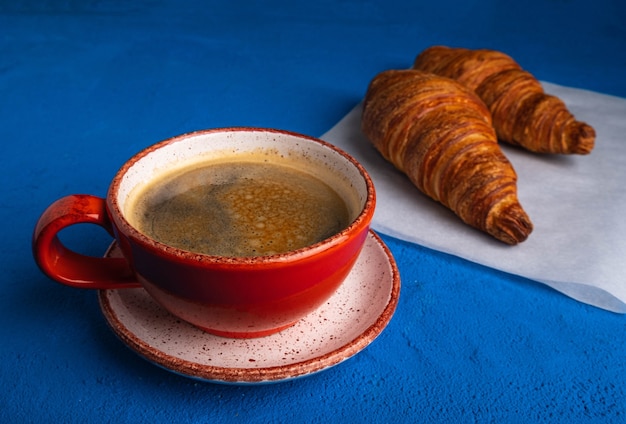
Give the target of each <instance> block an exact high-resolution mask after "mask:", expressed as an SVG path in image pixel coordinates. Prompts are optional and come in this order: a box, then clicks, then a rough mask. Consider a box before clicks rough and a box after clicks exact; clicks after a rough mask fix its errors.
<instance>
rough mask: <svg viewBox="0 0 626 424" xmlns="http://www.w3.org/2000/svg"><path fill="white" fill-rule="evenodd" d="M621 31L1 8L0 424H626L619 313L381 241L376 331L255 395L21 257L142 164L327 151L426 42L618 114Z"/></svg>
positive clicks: (610, 9)
mask: <svg viewBox="0 0 626 424" xmlns="http://www.w3.org/2000/svg"><path fill="white" fill-rule="evenodd" d="M625 19H626V7H625V6H624V3H621V2H617V1H610V0H605V1H603V0H598V1H594V2H584V1H581V0H572V1H568V2H556V1H553V2H540V1H530V2H501V1H500V2H499V1H493V0H491V1H484V2H475V1H458V2H454V1H436V2H414V1H398V0H387V1H379V2H376V1H354V0H353V1H349V0H348V1H328V0H321V1H311V2H300V3H298V2H286V1H277V0H274V1H268V2H265V4H264V5H259V2H252V1H241V2H226V1H222V2H218V1H213V2H204V1H183V2H176V1H165V0H161V1H134V2H95V1H84V2H83V1H76V2H37V1H24V2H3V3H2V5H0V98H1V99H2V100H1V101H0V119H1V121H0V122H1V124H0V140H2V142H1V144H0V146H1V147H0V149H1V150H0V151H1V157H2V163H3V165H4V168H3V171H4V178H3V181H4V183H3V184H2V186H1V188H0V190H2V198H3V206H2V208H1V209H0V214H2V215H1V221H2V225H3V227H2V228H3V234H4V236H3V239H4V247H3V248H2V254H1V255H0V261H1V263H0V264H1V265H0V267H1V269H2V273H1V274H0V279H1V280H0V320H1V321H0V323H1V325H0V338H1V340H2V342H1V343H0V381H1V382H2V388H1V389H0V422H3V423H13V422H15V423H24V422H35V423H48V422H56V423H70V422H77V423H88V422H98V423H99V422H154V423H156V422H164V423H173V422H259V423H261V422H263V423H266V422H321V423H327V422H335V421H337V422H357V421H358V422H372V423H374V422H416V421H424V422H428V421H430V422H451V423H452V422H454V423H462V422H474V421H478V422H491V421H495V422H532V423H535V422H567V423H571V422H625V421H626V337H625V334H626V332H625V330H626V317H624V316H623V315H618V314H614V313H611V312H606V311H604V310H600V309H597V308H594V307H591V306H587V305H584V304H581V303H578V302H576V301H574V300H571V299H569V298H567V297H565V296H563V295H561V294H559V293H556V292H555V291H553V290H551V289H548V288H546V287H545V286H543V285H540V284H537V283H535V282H532V281H529V280H526V279H524V278H520V277H515V276H511V275H506V274H504V273H501V272H497V271H494V270H491V269H487V268H485V267H482V266H479V265H476V264H472V263H469V262H467V261H464V260H460V259H458V258H456V257H452V256H449V255H446V254H442V253H438V252H435V251H432V250H429V249H426V248H423V247H420V246H415V245H411V244H409V243H406V242H403V241H400V240H396V239H393V238H391V237H388V236H385V235H382V236H383V239H384V241H385V242H386V243H387V244H388V246H389V248H390V249H391V251H392V253H393V255H394V256H395V258H396V261H397V264H398V267H399V269H400V273H401V277H402V291H401V297H400V301H399V305H398V308H397V311H396V314H395V316H394V317H393V319H392V321H391V323H390V324H389V326H388V327H387V328H386V329H385V331H384V332H383V333H382V334H381V335H380V337H379V338H378V339H376V340H375V341H374V342H373V343H372V344H371V345H370V346H368V347H367V348H366V349H365V350H364V351H362V352H361V353H359V354H358V355H356V356H355V357H353V358H351V359H350V360H348V361H346V362H343V363H341V364H339V365H338V366H336V367H333V368H330V369H328V370H326V371H324V372H322V373H319V374H316V375H313V376H310V377H307V378H304V379H297V380H294V381H289V382H285V383H280V384H275V385H262V386H230V385H218V384H212V383H205V382H198V381H195V380H192V379H189V378H185V377H181V376H179V375H176V374H173V373H170V372H168V371H166V370H163V369H161V368H158V367H156V366H154V365H153V364H151V363H149V362H147V361H145V360H144V359H142V358H140V357H139V356H137V355H136V354H135V353H134V352H132V351H131V350H130V349H128V348H127V347H126V346H124V344H122V343H121V342H120V341H119V340H118V339H117V338H116V336H115V335H114V334H113V333H112V332H111V331H110V329H109V328H108V326H107V323H106V322H105V320H104V318H103V316H102V314H101V311H100V309H99V306H98V302H97V295H96V293H95V292H92V291H81V290H76V289H71V288H67V287H64V286H61V285H58V284H55V283H53V282H51V281H50V280H49V279H47V278H46V277H45V276H44V275H43V274H42V273H41V272H40V271H39V269H38V268H37V267H36V265H35V264H34V261H33V259H32V256H31V252H30V237H31V233H32V229H33V226H34V224H35V221H36V219H37V218H38V216H39V214H40V213H41V212H42V211H43V209H44V208H45V207H46V206H47V205H48V204H49V203H51V202H52V201H53V200H55V199H57V198H59V197H61V196H63V195H66V194H70V193H90V194H96V195H101V196H103V195H104V194H105V192H106V188H107V186H108V184H109V182H110V180H111V178H112V176H113V174H114V173H115V172H116V170H117V169H118V167H119V166H120V165H121V164H122V163H123V162H124V161H125V160H126V159H128V158H129V157H130V156H132V155H133V154H134V153H136V152H137V151H139V150H141V149H142V148H144V147H145V146H147V145H150V144H153V143H154V142H157V141H159V140H162V139H164V138H167V137H170V136H173V135H177V134H180V133H184V132H187V131H191V130H196V129H201V128H211V127H225V126H233V125H245V126H262V127H274V128H282V129H287V130H292V131H296V132H301V133H305V134H309V135H314V136H319V135H321V134H323V133H324V132H325V131H326V130H328V129H329V128H330V127H331V126H332V125H333V124H335V123H336V122H337V121H338V120H339V119H340V118H341V117H342V116H343V115H344V114H345V113H347V112H348V111H349V110H350V109H351V108H352V107H353V106H354V105H355V104H356V103H357V102H358V101H359V100H360V99H361V98H362V96H363V94H364V91H365V88H366V86H367V84H368V82H369V80H370V79H371V78H372V76H373V75H375V74H376V73H378V72H380V71H381V70H384V69H388V68H393V67H407V66H409V65H410V63H411V62H412V60H413V58H414V56H415V55H416V54H417V53H418V52H419V51H421V50H422V49H424V48H426V47H428V46H430V45H433V44H444V45H452V46H462V47H472V48H474V47H490V48H495V49H499V50H502V51H505V52H507V53H509V54H510V55H512V56H513V57H514V58H516V59H517V60H518V62H519V63H521V64H522V66H524V67H525V68H526V69H528V70H530V71H532V72H533V73H534V74H535V75H536V76H537V77H538V78H539V79H541V80H545V81H550V82H554V83H557V84H561V85H568V86H574V87H580V88H585V89H589V90H594V91H598V92H602V93H607V94H612V95H616V96H620V97H626V78H625V76H626V29H625V28H626V27H625V26H624V20H625ZM624 118H625V119H626V117H624ZM63 240H64V241H65V242H66V243H67V244H68V245H70V246H73V247H75V248H76V249H78V250H80V251H82V252H84V253H86V254H92V255H96V256H97V255H101V254H102V253H103V252H104V250H105V249H106V247H107V245H108V244H109V242H110V239H109V237H108V235H106V234H103V231H100V230H99V229H97V228H95V229H94V228H91V226H79V227H75V228H72V229H68V230H66V231H64V233H63Z"/></svg>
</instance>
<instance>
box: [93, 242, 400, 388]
mask: <svg viewBox="0 0 626 424" xmlns="http://www.w3.org/2000/svg"><path fill="white" fill-rule="evenodd" d="M118 255H120V253H119V250H118V249H117V246H116V245H115V243H114V244H113V245H112V246H111V247H110V248H109V251H107V256H118ZM399 294H400V275H399V273H398V269H397V267H396V264H395V261H394V259H393V256H392V255H391V252H390V251H389V249H388V248H387V246H386V245H385V244H384V242H383V241H382V240H381V239H380V238H379V237H378V236H377V235H376V234H375V233H374V232H371V231H370V233H369V235H368V238H367V241H366V243H365V246H364V248H363V251H362V252H361V255H360V256H359V259H358V260H357V263H356V265H355V266H354V268H353V270H352V272H351V273H350V274H349V275H348V277H347V278H346V280H345V282H344V283H343V284H342V285H341V286H340V288H339V289H338V290H337V292H336V293H335V294H334V295H333V297H332V298H330V299H329V300H328V302H327V303H326V304H324V305H322V306H321V307H320V308H319V309H318V310H317V311H315V312H313V313H311V314H310V315H308V316H307V317H305V318H304V319H302V320H301V321H299V322H298V323H296V324H295V325H294V326H292V327H290V328H288V329H286V330H283V331H281V332H280V333H277V334H274V335H270V336H266V337H261V338H254V339H230V338H223V337H218V336H214V335H211V334H209V333H206V332H204V331H202V330H199V329H198V328H196V327H194V326H192V325H191V324H188V323H186V322H184V321H181V320H179V319H178V318H176V317H174V316H173V315H171V314H170V313H169V312H167V311H165V310H164V309H162V308H161V307H160V306H159V305H157V304H156V303H155V302H154V301H153V300H152V298H151V297H150V296H149V295H148V294H147V293H146V292H145V291H144V290H143V289H141V288H131V289H119V290H101V291H100V292H99V300H100V306H101V308H102V312H103V314H104V317H105V318H106V320H107V321H108V323H109V325H110V326H111V328H112V329H113V331H114V332H115V334H117V336H118V337H119V338H120V339H121V340H122V341H123V342H124V343H125V344H126V345H128V346H129V347H130V348H131V349H132V350H134V351H135V352H136V353H138V354H139V355H140V356H142V357H144V358H146V359H147V360H149V361H151V362H153V363H155V364H156V365H159V366H161V367H163V368H165V369H167V370H170V371H172V372H175V373H178V374H181V375H184V376H187V377H191V378H196V379H200V380H205V381H211V382H219V383H237V384H246V383H269V382H278V381H285V380H289V379H293V378H296V377H303V376H307V375H310V374H313V373H315V372H318V371H322V370H325V369H327V368H330V367H332V366H334V365H336V364H338V363H340V362H342V361H344V360H346V359H348V358H350V357H352V356H353V355H355V354H357V353H358V352H360V351H361V350H363V349H364V348H365V347H366V346H368V345H369V344H370V343H371V342H372V341H373V340H374V339H375V338H376V337H377V336H378V335H379V334H380V333H381V332H382V331H383V329H384V328H385V327H386V326H387V324H388V323H389V321H390V320H391V317H392V315H393V313H394V312H395V309H396V305H397V303H398V296H399Z"/></svg>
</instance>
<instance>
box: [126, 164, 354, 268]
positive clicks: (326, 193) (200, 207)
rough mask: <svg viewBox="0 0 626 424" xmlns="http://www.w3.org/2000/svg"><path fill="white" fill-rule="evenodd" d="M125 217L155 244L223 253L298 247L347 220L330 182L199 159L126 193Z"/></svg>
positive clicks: (292, 171)
mask: <svg viewBox="0 0 626 424" xmlns="http://www.w3.org/2000/svg"><path fill="white" fill-rule="evenodd" d="M127 216H128V218H129V221H130V222H131V224H133V225H134V226H135V227H136V228H137V229H138V230H139V231H140V232H142V233H144V234H146V235H147V236H149V237H150V238H153V239H154V240H157V241H159V242H161V243H164V244H166V245H169V246H172V247H176V248H179V249H182V250H186V251H190V252H196V253H203V254H208V255H219V256H228V257H250V256H265V255H273V254H277V253H284V252H288V251H292V250H296V249H300V248H303V247H306V246H309V245H312V244H315V243H317V242H320V241H322V240H324V239H326V238H328V237H330V236H332V235H333V234H336V233H338V232H340V231H341V230H343V229H344V228H346V227H347V226H348V225H349V224H350V217H349V212H348V207H347V205H346V202H345V201H344V200H343V199H342V198H341V197H340V196H339V194H337V192H336V191H335V190H333V188H331V187H330V186H329V185H328V184H326V183H325V182H323V181H322V180H320V179H319V178H317V177H315V176H313V175H311V174H309V173H307V172H304V171H301V170H300V169H296V168H294V167H292V166H288V165H284V164H277V163H272V162H269V161H267V160H265V161H246V160H240V161H237V160H236V159H235V160H233V161H228V162H224V161H219V162H215V163H205V164H197V165H194V166H193V167H189V168H184V169H183V170H181V171H179V172H176V173H174V174H172V175H165V176H163V177H161V178H157V179H155V181H152V182H151V183H149V184H147V185H146V186H145V187H143V188H142V189H140V190H139V191H138V192H137V193H136V194H135V195H134V196H132V199H131V201H130V202H129V207H128V208H127Z"/></svg>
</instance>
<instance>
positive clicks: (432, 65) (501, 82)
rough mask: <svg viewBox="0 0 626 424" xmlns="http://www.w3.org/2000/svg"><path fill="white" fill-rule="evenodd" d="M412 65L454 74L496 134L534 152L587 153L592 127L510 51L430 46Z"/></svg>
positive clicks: (420, 68)
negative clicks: (483, 110) (490, 120)
mask: <svg viewBox="0 0 626 424" xmlns="http://www.w3.org/2000/svg"><path fill="white" fill-rule="evenodd" d="M413 68H414V69H417V70H420V71H423V72H430V73H434V74H437V75H441V76H445V77H448V78H453V79H455V80H457V81H459V82H461V83H462V84H464V85H465V86H467V87H468V88H470V89H471V90H474V91H475V92H476V94H478V96H479V97H480V98H481V99H482V100H483V101H484V102H485V103H486V104H487V107H488V108H489V110H490V112H491V114H492V117H493V125H494V127H495V129H496V133H497V135H498V138H499V139H500V140H502V141H505V142H508V143H510V144H514V145H519V146H521V147H523V148H525V149H527V150H530V151H533V152H538V153H563V154H570V153H577V154H588V153H590V152H591V150H592V149H593V146H594V143H595V131H594V129H593V127H591V126H589V125H587V124H586V123H584V122H580V121H577V120H576V119H575V118H574V116H573V115H572V114H571V113H570V112H569V110H568V109H567V107H566V106H565V103H563V101H561V100H560V99H559V98H557V97H555V96H552V95H549V94H546V93H545V92H544V91H543V88H542V86H541V84H540V83H539V81H537V79H536V78H535V77H534V76H533V75H532V74H530V73H529V72H527V71H525V70H523V69H522V68H521V67H520V65H519V64H518V63H517V62H515V60H513V59H512V58H511V57H510V56H508V55H506V54H504V53H501V52H498V51H495V50H487V49H478V50H470V49H463V48H450V47H444V46H434V47H430V48H427V49H426V50H424V51H423V52H422V53H420V54H419V55H418V56H417V58H416V59H415V62H414V63H413Z"/></svg>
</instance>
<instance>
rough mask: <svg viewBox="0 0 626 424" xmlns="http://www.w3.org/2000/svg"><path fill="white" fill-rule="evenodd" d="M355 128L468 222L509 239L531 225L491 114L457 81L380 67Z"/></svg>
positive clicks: (520, 238)
mask: <svg viewBox="0 0 626 424" xmlns="http://www.w3.org/2000/svg"><path fill="white" fill-rule="evenodd" d="M361 127H362V130H363V133H364V134H365V135H366V136H367V137H368V138H369V139H370V141H371V142H372V143H373V144H374V146H375V147H376V148H377V150H378V151H379V152H380V153H381V154H382V156H383V157H384V158H385V159H387V160H388V161H390V162H391V163H393V165H395V167H396V168H398V169H399V170H400V171H402V172H404V173H405V174H406V175H407V176H408V178H409V179H410V180H411V181H412V182H413V184H414V185H415V186H417V188H419V189H420V190H421V191H422V192H423V193H425V194H426V195H428V196H430V197H431V198H433V199H434V200H436V201H438V202H441V203H442V204H443V205H445V206H446V207H448V208H449V209H451V210H452V211H453V212H455V213H456V214H457V215H458V216H459V217H460V218H461V219H462V220H463V221H464V222H466V223H467V224H469V225H472V226H474V227H476V228H478V229H480V230H483V231H485V232H487V233H489V234H491V235H492V236H493V237H495V238H496V239H498V240H501V241H503V242H505V243H508V244H516V243H519V242H521V241H524V240H525V239H526V238H527V237H528V235H529V234H530V232H531V231H532V223H531V221H530V219H529V218H528V216H527V215H526V212H524V209H523V208H522V206H521V205H520V203H519V201H518V198H517V175H516V173H515V171H514V169H513V167H512V165H511V163H510V162H509V161H508V159H507V158H506V157H505V156H504V154H503V153H502V151H501V150H500V146H499V145H498V142H497V138H496V134H495V131H494V129H493V127H492V126H491V115H490V114H489V111H488V110H487V107H486V106H485V104H484V103H483V102H482V101H481V100H480V99H479V98H478V96H476V94H475V93H474V92H472V91H471V90H469V89H468V88H466V87H464V86H463V85H461V84H460V83H458V82H456V81H454V80H452V79H449V78H444V77H440V76H437V75H433V74H427V73H423V72H420V71H417V70H411V69H405V70H389V71H384V72H382V73H380V74H378V75H377V76H376V77H374V79H373V80H372V81H371V82H370V85H369V87H368V89H367V93H366V95H365V99H364V101H363V115H362V120H361Z"/></svg>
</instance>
